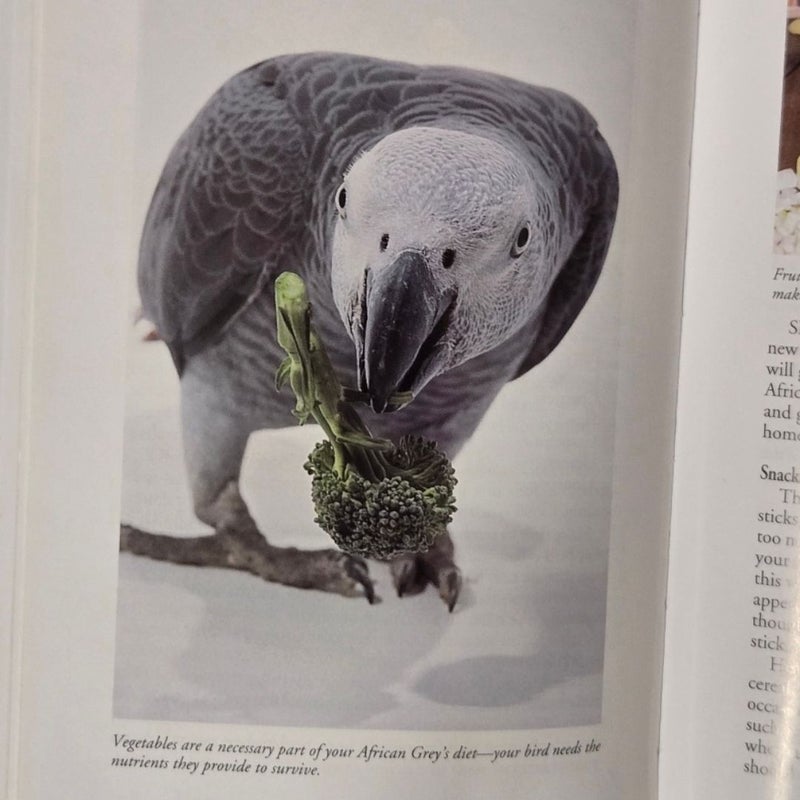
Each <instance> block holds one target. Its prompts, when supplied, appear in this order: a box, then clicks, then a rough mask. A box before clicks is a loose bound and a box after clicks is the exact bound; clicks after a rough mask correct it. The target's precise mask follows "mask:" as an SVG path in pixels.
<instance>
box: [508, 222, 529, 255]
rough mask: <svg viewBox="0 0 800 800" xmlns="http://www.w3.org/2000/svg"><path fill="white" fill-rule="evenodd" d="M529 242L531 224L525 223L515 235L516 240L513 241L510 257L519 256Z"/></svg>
mask: <svg viewBox="0 0 800 800" xmlns="http://www.w3.org/2000/svg"><path fill="white" fill-rule="evenodd" d="M530 241H531V224H530V222H526V223H525V224H524V225H523V226H522V227H521V228H520V229H519V233H517V238H516V240H515V241H514V246H513V247H512V248H511V255H512V256H513V257H514V258H516V257H517V256H521V255H522V253H523V252H524V251H525V249H526V248H527V246H528V245H529V244H530Z"/></svg>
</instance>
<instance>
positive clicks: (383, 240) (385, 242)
mask: <svg viewBox="0 0 800 800" xmlns="http://www.w3.org/2000/svg"><path fill="white" fill-rule="evenodd" d="M380 246H381V253H382V252H383V251H384V250H385V249H386V248H387V247H388V246H389V234H388V233H384V234H383V236H381V245H380Z"/></svg>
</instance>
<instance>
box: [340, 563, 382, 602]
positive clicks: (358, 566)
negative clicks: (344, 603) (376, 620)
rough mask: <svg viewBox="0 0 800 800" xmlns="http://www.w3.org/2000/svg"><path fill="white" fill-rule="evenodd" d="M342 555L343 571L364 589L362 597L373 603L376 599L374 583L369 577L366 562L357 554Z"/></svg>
mask: <svg viewBox="0 0 800 800" xmlns="http://www.w3.org/2000/svg"><path fill="white" fill-rule="evenodd" d="M342 555H343V563H344V571H345V572H346V573H347V575H348V577H350V578H351V579H352V580H354V581H355V582H356V583H358V584H359V585H360V586H361V587H362V589H363V590H364V597H366V598H367V602H368V603H369V604H370V605H374V604H375V603H376V602H377V601H378V597H377V596H376V594H375V585H374V584H373V583H372V581H371V580H370V577H369V571H368V567H367V562H366V561H364V559H363V558H359V557H358V556H351V555H347V554H342Z"/></svg>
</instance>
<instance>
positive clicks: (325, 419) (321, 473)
mask: <svg viewBox="0 0 800 800" xmlns="http://www.w3.org/2000/svg"><path fill="white" fill-rule="evenodd" d="M275 308H276V319H277V328H278V343H279V344H280V345H281V347H282V348H283V349H284V350H285V351H286V353H287V356H286V358H285V359H284V361H283V362H282V363H281V365H280V367H279V368H278V371H277V373H276V376H275V384H276V387H277V388H278V389H280V388H281V387H282V386H284V385H285V384H286V382H287V381H288V382H289V384H290V385H291V387H292V390H293V391H294V394H295V397H296V400H297V402H296V405H295V408H294V412H293V413H294V415H295V416H296V417H297V419H298V421H299V422H300V424H301V425H302V424H303V423H305V422H306V421H307V420H308V418H309V417H313V418H314V420H316V421H317V422H318V423H319V425H320V426H321V427H322V429H323V430H324V431H325V434H326V436H327V437H328V441H326V442H321V443H320V444H317V445H316V447H315V448H314V450H313V451H312V452H311V454H310V455H309V457H308V461H307V462H306V464H305V469H306V471H307V472H308V473H309V474H310V475H311V476H312V481H311V497H312V500H313V502H314V508H315V511H316V519H315V521H316V522H317V524H318V525H319V526H320V527H321V528H322V529H323V530H324V531H325V532H326V533H327V534H328V535H329V536H330V537H331V538H332V539H333V540H334V542H336V544H337V545H338V546H339V547H340V548H341V549H342V550H344V551H346V552H348V553H351V554H353V555H360V556H368V557H371V558H382V559H388V558H391V557H392V556H395V555H398V554H400V553H409V552H410V553H417V552H423V551H425V550H428V549H429V548H430V547H431V545H432V544H433V543H434V541H435V540H436V537H437V536H439V534H441V533H442V532H443V531H444V529H445V526H446V525H447V523H448V522H450V520H451V519H452V516H453V512H454V511H455V510H456V509H455V504H454V503H455V498H454V497H453V488H454V486H455V484H456V478H455V474H454V471H453V467H452V465H451V464H450V461H449V460H448V458H447V456H446V455H445V454H444V453H442V452H441V451H440V450H439V449H438V448H437V447H436V444H435V443H434V442H431V441H428V440H426V439H422V438H420V437H418V436H405V437H403V438H402V439H401V440H400V441H399V442H398V443H397V445H394V444H393V443H392V442H390V441H388V440H386V439H377V438H375V437H373V436H372V435H371V434H370V432H369V430H368V428H367V426H366V425H365V424H364V422H363V421H362V419H361V418H360V417H359V415H358V413H357V412H356V410H355V408H354V407H353V405H352V403H351V402H349V400H350V398H353V399H358V397H359V393H357V392H350V391H347V390H344V389H343V388H342V385H341V383H340V382H339V380H338V378H337V377H336V374H335V373H334V370H333V367H332V365H331V363H330V360H329V358H328V355H327V353H326V352H325V348H324V346H323V345H322V342H321V341H320V339H319V337H318V336H317V334H316V331H315V330H314V328H313V327H312V325H311V306H310V303H309V301H308V295H307V293H306V288H305V284H304V283H303V281H302V279H301V278H300V277H299V276H298V275H296V274H295V273H292V272H284V273H282V274H281V275H280V276H279V277H278V278H277V279H276V281H275ZM410 399H411V398H410V396H408V395H406V394H402V395H396V396H395V397H393V398H392V402H393V403H395V404H396V405H402V404H405V403H408V402H409V401H410Z"/></svg>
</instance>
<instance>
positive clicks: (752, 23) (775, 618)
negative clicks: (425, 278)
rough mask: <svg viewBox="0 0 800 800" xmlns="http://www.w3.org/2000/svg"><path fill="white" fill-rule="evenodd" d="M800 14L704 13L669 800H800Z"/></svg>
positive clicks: (672, 650) (781, 8)
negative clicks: (799, 67)
mask: <svg viewBox="0 0 800 800" xmlns="http://www.w3.org/2000/svg"><path fill="white" fill-rule="evenodd" d="M797 11H798V9H797V7H796V6H795V7H792V5H791V4H790V8H789V19H788V20H787V8H786V5H785V3H780V2H774V3H765V4H758V5H754V4H749V3H727V2H726V3H720V2H708V3H705V2H704V3H702V6H701V29H700V43H699V64H698V90H697V106H696V116H695V119H696V130H695V139H694V146H693V155H692V165H693V167H692V184H691V201H690V214H689V237H688V254H687V267H686V289H685V306H684V324H683V341H682V347H681V373H680V382H679V386H680V393H679V401H678V408H679V419H678V430H677V448H676V450H677V454H676V464H675V505H674V518H673V526H672V542H671V547H670V588H669V596H668V606H667V612H668V613H667V618H668V635H667V642H666V656H665V687H664V706H663V714H664V726H663V733H662V743H661V756H662V772H661V788H662V791H661V795H662V796H663V797H664V798H681V800H683V798H703V800H716V799H717V798H720V800H722V798H724V799H725V800H731V799H732V798H747V800H752V799H753V798H790V797H797V796H800V788H799V787H800V784H798V782H797V775H796V770H797V744H798V743H797V736H796V726H797V714H798V706H797V694H796V692H797V682H796V681H797V672H796V658H797V652H798V651H797V636H796V625H797V608H798V606H797V594H796V576H797V544H798V539H797V523H798V516H797V503H798V500H799V499H800V495H799V494H798V492H797V491H796V488H797V487H796V481H797V465H798V455H799V454H800V447H799V446H798V430H800V429H799V428H798V420H799V419H800V418H798V415H797V411H798V410H800V406H798V403H797V398H798V390H797V385H798V384H797V368H798V363H797V359H796V353H797V352H798V350H797V345H798V342H797V333H798V330H799V329H798V324H799V323H798V316H800V315H798V310H799V309H800V306H798V298H800V295H799V294H798V292H797V283H796V281H797V280H798V277H800V266H798V265H799V264H800V261H798V255H797V252H798V250H797V238H796V234H795V231H794V227H793V221H794V217H795V216H796V213H797V212H796V199H795V198H796V194H797V176H796V169H797V157H798V155H800V145H799V144H798V126H797V112H796V109H797V103H798V97H800V94H798V89H797V84H796V83H795V81H796V80H797V75H796V71H795V67H796V64H797V56H796V52H797V48H798V43H800V37H796V36H795V35H794V34H792V33H791V32H790V33H788V34H787V25H789V26H790V30H791V29H796V25H793V24H792V20H793V19H794V17H795V16H796V15H797ZM787 44H788V49H786V52H784V51H785V48H786V45H787ZM782 89H783V92H782ZM782 101H783V102H782ZM782 104H783V109H784V124H783V127H782V128H781V129H780V130H779V120H780V116H781V105H782ZM779 151H780V155H779ZM778 170H780V172H778ZM776 172H777V178H778V180H777V183H776Z"/></svg>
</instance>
